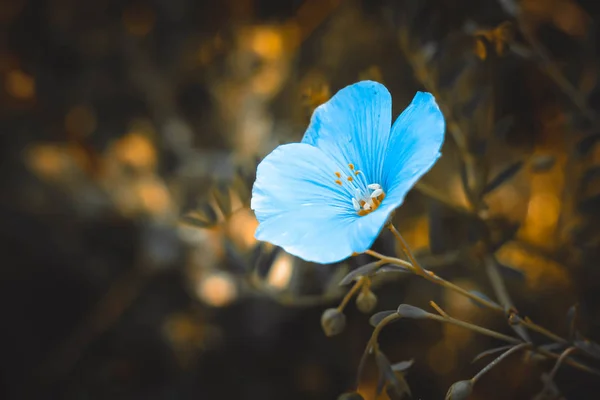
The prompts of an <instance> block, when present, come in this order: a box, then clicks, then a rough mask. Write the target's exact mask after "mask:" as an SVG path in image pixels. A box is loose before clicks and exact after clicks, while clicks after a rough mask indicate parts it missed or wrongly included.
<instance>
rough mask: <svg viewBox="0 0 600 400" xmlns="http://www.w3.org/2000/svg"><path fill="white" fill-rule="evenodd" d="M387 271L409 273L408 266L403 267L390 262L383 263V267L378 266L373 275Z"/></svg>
mask: <svg viewBox="0 0 600 400" xmlns="http://www.w3.org/2000/svg"><path fill="white" fill-rule="evenodd" d="M387 272H401V273H404V274H406V273H411V271H410V270H409V269H408V268H406V267H403V266H401V265H392V264H390V265H384V266H383V267H381V268H379V269H378V270H377V271H376V272H375V275H378V274H382V273H387Z"/></svg>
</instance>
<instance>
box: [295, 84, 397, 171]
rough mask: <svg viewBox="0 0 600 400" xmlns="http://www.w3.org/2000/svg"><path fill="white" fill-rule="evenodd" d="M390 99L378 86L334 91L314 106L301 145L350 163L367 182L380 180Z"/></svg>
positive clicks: (389, 114)
mask: <svg viewBox="0 0 600 400" xmlns="http://www.w3.org/2000/svg"><path fill="white" fill-rule="evenodd" d="M391 123H392V97H391V95H390V93H389V92H388V90H387V89H386V88H385V86H383V85H382V84H380V83H377V82H373V81H362V82H358V83H355V84H353V85H350V86H347V87H345V88H344V89H342V90H340V91H339V92H337V93H336V94H335V95H334V96H333V97H332V98H331V99H330V100H329V101H327V102H326V103H324V104H322V105H320V106H319V107H317V108H316V109H315V111H314V113H313V115H312V118H311V121H310V125H309V126H308V129H307V130H306V133H305V134H304V138H303V139H302V143H307V144H311V145H313V146H316V147H318V148H320V149H321V150H323V151H324V152H325V153H327V154H328V155H330V156H331V157H332V158H333V159H334V160H336V161H337V162H338V163H339V164H340V165H344V166H346V165H348V164H349V163H352V164H354V165H355V166H356V168H357V169H360V170H361V171H362V172H363V173H364V174H365V176H366V178H367V181H368V182H369V183H372V182H377V181H379V180H380V178H381V177H382V172H383V162H382V160H383V159H384V155H385V153H386V148H387V143H388V138H389V136H390V126H391Z"/></svg>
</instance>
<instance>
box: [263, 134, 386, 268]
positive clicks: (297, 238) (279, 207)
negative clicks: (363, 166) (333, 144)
mask: <svg viewBox="0 0 600 400" xmlns="http://www.w3.org/2000/svg"><path fill="white" fill-rule="evenodd" d="M337 168H338V166H337V163H336V162H335V161H334V160H332V159H331V158H330V157H329V156H328V155H326V154H325V153H324V152H323V151H321V150H320V149H318V148H316V147H313V146H310V145H308V144H300V143H296V144H288V145H283V146H279V147H278V148H277V149H275V150H274V151H273V152H272V153H271V154H269V155H268V156H267V157H266V158H265V159H264V160H263V161H262V162H261V163H260V164H259V166H258V169H257V175H256V182H255V184H254V187H253V189H252V201H251V208H252V209H253V210H254V211H255V213H256V216H257V218H258V220H259V222H260V224H259V227H258V229H257V230H256V235H255V236H256V238H257V239H258V240H263V241H267V242H270V243H273V244H275V245H277V246H280V247H282V248H283V249H284V250H286V251H287V252H288V253H290V254H293V255H295V256H298V257H301V258H303V259H305V260H307V261H313V262H318V263H323V264H327V263H332V262H336V261H340V260H343V259H345V258H347V257H349V256H350V255H352V253H353V252H363V251H365V250H367V249H368V248H369V247H370V246H371V244H372V243H373V241H374V240H375V238H376V237H377V235H378V234H379V231H380V230H381V227H382V226H383V223H384V222H385V220H386V218H387V216H385V215H380V214H382V213H372V214H370V215H367V216H365V217H359V216H358V214H357V213H356V211H355V210H354V208H353V205H352V200H351V196H350V194H349V193H348V192H347V191H346V189H345V188H344V187H341V186H340V185H338V184H336V183H335V180H336V176H335V171H336V170H337Z"/></svg>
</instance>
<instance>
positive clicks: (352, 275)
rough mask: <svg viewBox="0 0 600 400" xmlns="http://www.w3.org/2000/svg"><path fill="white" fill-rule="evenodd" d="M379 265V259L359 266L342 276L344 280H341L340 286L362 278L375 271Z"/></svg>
mask: <svg viewBox="0 0 600 400" xmlns="http://www.w3.org/2000/svg"><path fill="white" fill-rule="evenodd" d="M378 266H379V264H378V261H373V262H371V263H368V264H365V265H363V266H361V267H358V268H356V269H355V270H352V271H350V272H349V273H348V274H347V275H346V276H344V277H343V278H342V280H341V281H340V286H345V285H347V284H349V283H350V282H352V281H354V280H356V279H358V278H360V277H361V276H368V275H370V274H371V273H372V272H373V271H375V270H376V269H377V268H378Z"/></svg>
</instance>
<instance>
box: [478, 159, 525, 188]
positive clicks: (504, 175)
mask: <svg viewBox="0 0 600 400" xmlns="http://www.w3.org/2000/svg"><path fill="white" fill-rule="evenodd" d="M521 168H523V161H517V162H515V163H513V164H511V165H509V166H508V167H506V168H505V169H504V170H503V171H501V172H500V173H499V174H498V175H496V176H495V177H494V178H492V180H491V181H490V182H489V183H488V184H487V185H486V186H485V188H484V189H483V191H482V192H481V195H482V196H485V195H486V194H488V193H490V192H492V191H494V190H495V189H497V188H499V187H500V186H501V185H502V184H504V183H506V182H507V181H508V180H509V179H511V178H512V177H513V176H515V175H516V174H517V172H519V171H520V170H521Z"/></svg>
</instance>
